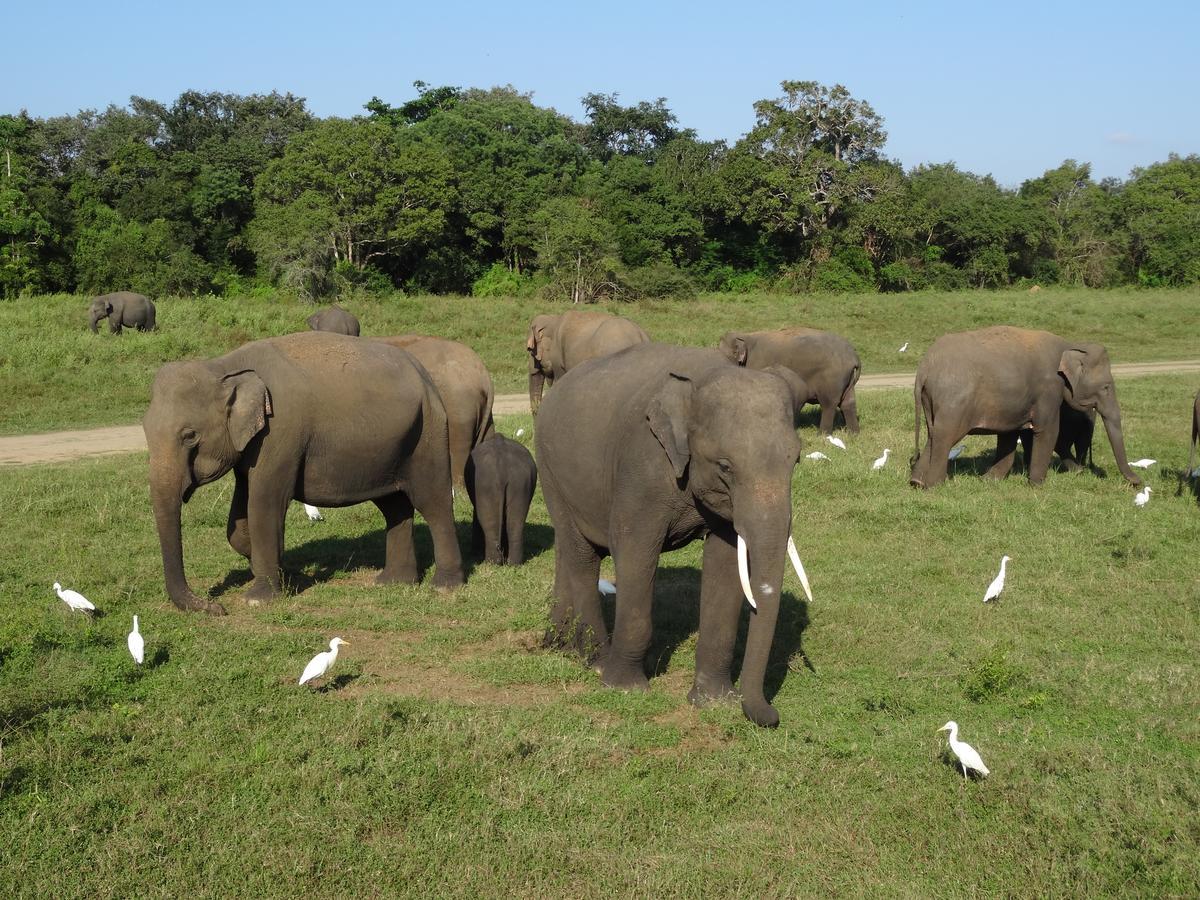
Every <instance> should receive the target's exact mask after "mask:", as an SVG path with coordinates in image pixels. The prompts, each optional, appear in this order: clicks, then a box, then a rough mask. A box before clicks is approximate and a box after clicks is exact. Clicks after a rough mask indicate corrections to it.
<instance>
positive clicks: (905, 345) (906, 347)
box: [896, 341, 908, 353]
mask: <svg viewBox="0 0 1200 900" xmlns="http://www.w3.org/2000/svg"><path fill="white" fill-rule="evenodd" d="M907 349H908V341H905V342H904V346H903V347H901V348H900V349H899V350H897V351H896V352H897V353H903V352H904V351H906V350H907Z"/></svg>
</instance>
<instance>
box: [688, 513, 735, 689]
mask: <svg viewBox="0 0 1200 900" xmlns="http://www.w3.org/2000/svg"><path fill="white" fill-rule="evenodd" d="M735 540H736V539H734V540H731V539H730V538H729V537H728V536H726V535H718V534H716V533H712V534H709V535H708V537H707V538H705V539H704V563H703V569H702V575H701V581H700V633H699V636H698V637H697V638H696V679H695V682H694V684H693V685H692V689H691V691H689V692H688V700H690V701H691V702H692V703H694V704H696V705H697V706H702V705H704V704H706V703H710V702H712V701H714V700H724V699H726V698H728V697H733V696H736V692H735V691H734V689H733V681H732V679H731V678H730V675H729V671H730V669H731V668H732V666H733V645H734V642H735V641H736V640H737V632H738V617H739V615H740V614H741V611H742V589H741V586H740V584H739V582H738V575H737V571H738V566H737V547H736V543H735V542H734V541H735Z"/></svg>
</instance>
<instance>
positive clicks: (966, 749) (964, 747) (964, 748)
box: [938, 722, 991, 781]
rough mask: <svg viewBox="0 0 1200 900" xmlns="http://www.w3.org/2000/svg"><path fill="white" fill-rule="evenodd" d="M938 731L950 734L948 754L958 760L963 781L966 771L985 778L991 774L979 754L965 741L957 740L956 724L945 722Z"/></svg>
mask: <svg viewBox="0 0 1200 900" xmlns="http://www.w3.org/2000/svg"><path fill="white" fill-rule="evenodd" d="M938 731H949V732H950V752H951V753H953V754H954V755H955V756H956V757H957V758H958V764H959V765H960V766H962V770H963V780H964V781H965V780H966V778H967V771H968V770H970V771H972V772H978V773H979V774H980V775H982V776H984V777H987V776H988V775H990V774H991V773H990V772H989V771H988V767H987V766H985V765H984V764H983V760H982V759H981V758H980V756H979V754H978V753H977V752H975V748H974V747H972V746H971V745H970V744H968V743H967V742H966V741H960V740H959V739H958V723H957V722H947V723H946V724H945V725H943V726H942V727H941V728H939V729H938Z"/></svg>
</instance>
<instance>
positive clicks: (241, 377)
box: [221, 369, 271, 453]
mask: <svg viewBox="0 0 1200 900" xmlns="http://www.w3.org/2000/svg"><path fill="white" fill-rule="evenodd" d="M221 382H222V384H223V385H224V386H225V390H226V394H225V410H226V417H227V419H228V422H229V439H230V440H231V441H232V442H233V446H234V449H236V450H237V451H238V452H239V453H241V452H242V451H243V450H245V449H246V445H247V444H249V443H250V441H251V439H252V438H253V437H254V436H255V435H256V434H258V433H259V432H260V431H262V430H263V428H265V427H266V424H267V416H269V415H271V394H270V392H269V391H267V386H266V385H265V384H264V383H263V380H262V379H261V378H259V377H258V373H257V372H255V371H254V370H253V369H245V370H243V371H241V372H233V373H231V374H229V375H226V376H225V377H224V378H223V379H222V380H221Z"/></svg>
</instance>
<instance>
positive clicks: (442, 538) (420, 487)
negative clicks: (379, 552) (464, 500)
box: [408, 454, 465, 588]
mask: <svg viewBox="0 0 1200 900" xmlns="http://www.w3.org/2000/svg"><path fill="white" fill-rule="evenodd" d="M436 460H437V465H438V467H439V468H440V469H441V471H440V472H438V471H434V472H433V473H432V474H433V477H432V478H421V477H417V478H413V479H412V480H411V482H410V484H409V490H408V496H409V499H410V500H412V505H413V506H415V507H416V508H417V511H418V512H420V513H421V515H422V516H424V518H425V522H426V524H428V525H429V533H430V535H431V536H432V537H433V559H434V564H435V566H436V570H435V572H434V576H433V586H434V587H436V588H454V587H458V586H459V585H460V584H462V583H463V582H464V581H465V579H464V577H463V565H462V551H461V550H459V548H458V534H457V532H456V531H455V530H454V500H453V498H452V496H451V494H450V471H449V469H450V457H449V454H446V455H444V456H441V457H437V458H436ZM443 460H444V463H443V462H442V461H443ZM442 466H444V468H442Z"/></svg>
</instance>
